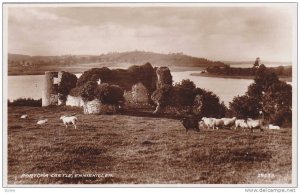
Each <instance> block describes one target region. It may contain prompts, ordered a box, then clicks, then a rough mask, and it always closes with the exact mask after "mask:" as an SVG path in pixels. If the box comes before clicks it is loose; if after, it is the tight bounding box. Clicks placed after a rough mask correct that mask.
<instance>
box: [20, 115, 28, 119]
mask: <svg viewBox="0 0 300 193" xmlns="http://www.w3.org/2000/svg"><path fill="white" fill-rule="evenodd" d="M20 118H21V119H27V118H28V115H27V114H24V115H22V116H21V117H20Z"/></svg>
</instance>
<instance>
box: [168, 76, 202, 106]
mask: <svg viewBox="0 0 300 193" xmlns="http://www.w3.org/2000/svg"><path fill="white" fill-rule="evenodd" d="M195 89H196V85H195V84H194V82H192V81H190V80H189V79H187V80H182V81H181V82H180V83H176V84H175V86H174V87H173V93H172V103H173V105H179V106H191V105H193V102H194V98H195V94H196V93H195V92H194V91H195Z"/></svg>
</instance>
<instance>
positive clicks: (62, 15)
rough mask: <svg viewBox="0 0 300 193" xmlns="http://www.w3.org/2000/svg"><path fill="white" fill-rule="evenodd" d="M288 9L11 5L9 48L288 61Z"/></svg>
mask: <svg viewBox="0 0 300 193" xmlns="http://www.w3.org/2000/svg"><path fill="white" fill-rule="evenodd" d="M293 10H294V9H291V8H290V7H35V8H32V7H25V8H24V7H22V8H18V7H10V8H9V9H8V51H9V52H12V53H23V54H30V55H62V54H100V53H106V52H110V51H128V50H146V51H154V52H164V53H168V52H184V53H187V54H190V55H193V56H199V57H207V58H210V59H213V60H246V59H253V58H256V57H257V56H260V57H261V58H266V59H267V60H288V61H289V60H291V56H292V35H291V33H292V29H293V21H292V19H293V18H292V13H293Z"/></svg>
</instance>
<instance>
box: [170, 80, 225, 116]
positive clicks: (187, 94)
mask: <svg viewBox="0 0 300 193" xmlns="http://www.w3.org/2000/svg"><path fill="white" fill-rule="evenodd" d="M170 98H171V101H172V105H173V106H190V107H192V113H193V114H195V115H197V116H198V117H200V118H201V117H203V116H206V117H223V116H224V115H225V113H226V106H225V105H224V103H221V102H220V99H219V97H218V96H217V95H215V94H214V93H212V92H210V91H206V90H204V89H201V88H196V85H195V84H194V82H193V81H190V80H189V79H187V80H182V81H181V82H180V83H177V84H175V86H174V87H173V90H172V94H171V96H170Z"/></svg>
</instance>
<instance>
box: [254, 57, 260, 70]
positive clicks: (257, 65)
mask: <svg viewBox="0 0 300 193" xmlns="http://www.w3.org/2000/svg"><path fill="white" fill-rule="evenodd" d="M259 65H260V58H259V57H257V58H256V59H255V62H254V64H253V68H257V67H259Z"/></svg>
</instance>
